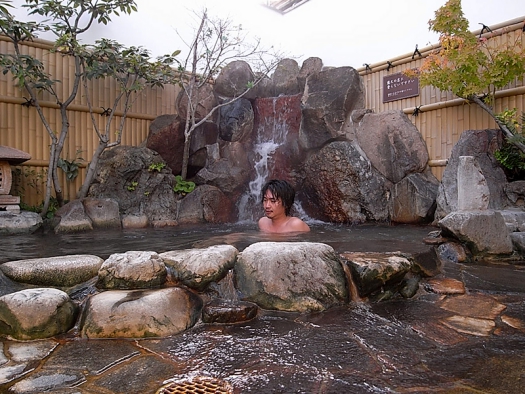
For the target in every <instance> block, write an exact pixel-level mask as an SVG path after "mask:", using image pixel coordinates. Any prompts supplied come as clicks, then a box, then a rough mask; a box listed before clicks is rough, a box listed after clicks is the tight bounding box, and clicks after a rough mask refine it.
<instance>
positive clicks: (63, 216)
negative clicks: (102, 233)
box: [53, 200, 93, 234]
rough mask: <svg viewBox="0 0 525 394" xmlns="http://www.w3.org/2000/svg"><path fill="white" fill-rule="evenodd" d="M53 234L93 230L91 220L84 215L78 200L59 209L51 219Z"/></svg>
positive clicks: (80, 202)
mask: <svg viewBox="0 0 525 394" xmlns="http://www.w3.org/2000/svg"><path fill="white" fill-rule="evenodd" d="M53 225H54V230H55V233H57V234H58V233H70V232H76V231H86V230H93V224H92V223H91V219H90V218H89V217H88V216H87V215H86V211H85V210H84V205H83V204H82V201H80V200H73V201H71V202H68V203H67V204H66V205H64V206H62V207H60V208H59V209H58V210H57V211H56V212H55V216H54V218H53Z"/></svg>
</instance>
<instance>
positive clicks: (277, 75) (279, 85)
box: [272, 59, 303, 97]
mask: <svg viewBox="0 0 525 394" xmlns="http://www.w3.org/2000/svg"><path fill="white" fill-rule="evenodd" d="M298 77H299V65H298V64H297V61H295V60H294V59H283V60H281V61H280V62H279V64H277V67H276V68H275V71H274V72H273V74H272V81H273V86H274V93H273V96H274V97H278V96H280V95H285V96H291V95H294V94H299V93H302V92H303V89H302V88H301V87H300V86H299V82H298V80H297V79H298Z"/></svg>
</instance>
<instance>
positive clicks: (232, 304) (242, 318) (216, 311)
mask: <svg viewBox="0 0 525 394" xmlns="http://www.w3.org/2000/svg"><path fill="white" fill-rule="evenodd" d="M258 310H259V308H258V307H257V305H256V304H254V303H252V302H247V301H229V300H219V299H215V300H212V301H211V302H209V303H207V304H206V305H204V308H203V309H202V321H203V322H204V323H215V324H217V323H219V324H234V323H240V322H246V321H249V320H252V319H253V318H255V317H256V316H257V311H258Z"/></svg>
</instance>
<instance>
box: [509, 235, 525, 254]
mask: <svg viewBox="0 0 525 394" xmlns="http://www.w3.org/2000/svg"><path fill="white" fill-rule="evenodd" d="M510 239H511V240H512V245H514V248H515V249H516V250H517V251H518V252H519V253H520V254H521V255H522V256H525V232H522V231H520V232H515V233H510Z"/></svg>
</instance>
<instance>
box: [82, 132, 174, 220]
mask: <svg viewBox="0 0 525 394" xmlns="http://www.w3.org/2000/svg"><path fill="white" fill-rule="evenodd" d="M168 142H169V141H165V144H167V143H168ZM163 163H164V161H163V160H162V158H161V157H160V156H159V154H158V153H156V152H154V151H153V150H151V149H148V148H140V147H131V146H117V147H115V148H113V149H107V150H106V151H104V153H103V154H102V156H101V158H100V162H99V166H98V172H97V175H96V177H95V179H94V181H93V183H92V184H91V186H90V188H89V193H88V196H89V197H93V198H97V199H103V198H110V199H114V200H116V201H118V202H119V208H120V214H121V215H122V216H123V217H124V216H127V215H134V216H141V215H146V216H147V218H148V221H149V222H150V223H152V222H155V221H158V220H173V219H174V218H175V214H176V212H177V203H176V195H175V192H174V191H173V186H174V182H175V177H174V175H173V174H172V173H171V170H170V169H169V168H168V167H165V168H163V169H161V170H160V171H157V170H154V169H153V170H152V169H150V166H151V165H156V164H163Z"/></svg>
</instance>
